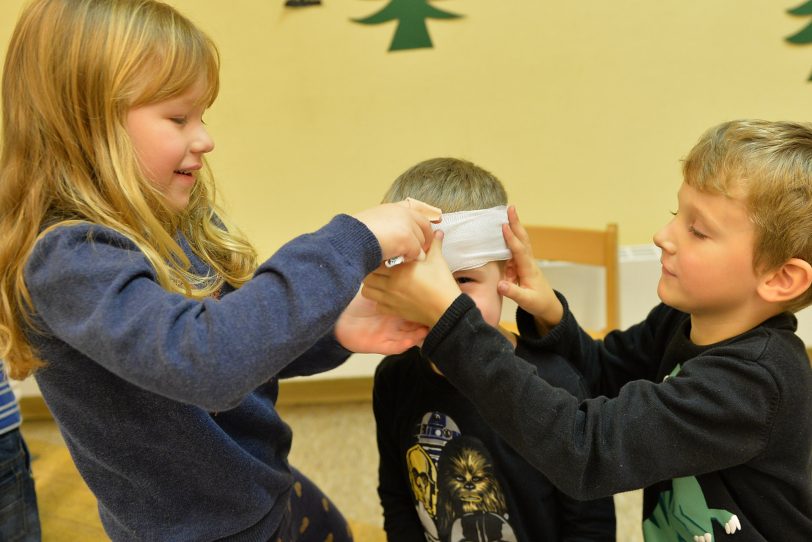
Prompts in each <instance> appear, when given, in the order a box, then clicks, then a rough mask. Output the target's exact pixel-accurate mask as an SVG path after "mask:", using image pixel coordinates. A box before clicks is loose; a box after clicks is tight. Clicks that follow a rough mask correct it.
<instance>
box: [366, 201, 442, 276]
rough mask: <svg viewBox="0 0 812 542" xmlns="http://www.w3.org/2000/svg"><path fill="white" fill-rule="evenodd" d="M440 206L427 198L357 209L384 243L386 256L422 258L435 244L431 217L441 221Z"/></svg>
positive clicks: (383, 248) (409, 258)
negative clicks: (428, 201) (432, 241)
mask: <svg viewBox="0 0 812 542" xmlns="http://www.w3.org/2000/svg"><path fill="white" fill-rule="evenodd" d="M439 215H440V210H439V209H437V208H436V207H432V206H431V205H427V204H425V203H423V202H420V201H417V200H412V199H406V200H404V201H401V202H399V203H384V204H382V205H378V206H377V207H373V208H371V209H367V210H365V211H361V212H359V213H356V214H355V215H354V216H355V218H357V219H358V220H360V221H361V222H363V223H364V225H366V227H367V228H369V230H370V231H371V232H372V234H373V235H374V236H375V237H376V238H377V239H378V243H380V245H381V252H382V253H383V259H384V261H385V260H389V259H391V258H395V257H398V256H403V257H404V261H407V262H409V261H413V260H422V259H423V258H424V257H425V251H426V250H427V249H428V247H429V245H430V244H431V237H432V231H431V223H430V222H431V221H435V222H437V221H439V220H440V218H439Z"/></svg>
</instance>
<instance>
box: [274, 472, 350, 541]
mask: <svg viewBox="0 0 812 542" xmlns="http://www.w3.org/2000/svg"><path fill="white" fill-rule="evenodd" d="M291 470H292V471H293V481H294V484H293V492H292V493H291V495H290V503H289V508H288V514H287V515H286V517H285V519H284V520H283V522H282V526H281V527H280V528H279V530H278V531H277V533H276V534H275V535H274V537H273V538H272V539H271V542H323V541H325V540H329V541H331V542H352V533H351V532H350V526H349V524H347V521H346V520H345V519H344V516H342V515H341V512H339V511H338V509H337V508H336V507H335V506H334V505H333V503H332V501H330V499H328V498H327V496H326V495H325V494H324V493H322V492H321V490H320V489H319V488H318V486H316V484H314V483H313V482H311V481H310V480H309V479H308V478H307V477H306V476H305V475H304V474H302V473H301V472H299V471H298V470H296V469H294V468H293V467H291Z"/></svg>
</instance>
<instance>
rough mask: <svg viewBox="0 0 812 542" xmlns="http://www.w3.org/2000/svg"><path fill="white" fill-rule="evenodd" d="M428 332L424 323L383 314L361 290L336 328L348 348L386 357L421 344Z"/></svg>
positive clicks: (339, 319) (342, 344)
mask: <svg viewBox="0 0 812 542" xmlns="http://www.w3.org/2000/svg"><path fill="white" fill-rule="evenodd" d="M428 332H429V330H428V329H427V328H426V327H425V326H422V325H420V324H416V323H414V322H407V321H406V320H404V319H403V318H401V317H400V316H394V315H391V314H390V315H386V314H381V313H380V312H378V310H377V307H376V306H375V303H374V302H372V301H370V300H369V299H366V298H365V297H363V296H362V295H361V291H360V290H359V291H358V294H357V295H356V296H355V298H354V299H353V300H352V302H350V304H349V306H347V308H346V309H344V312H342V313H341V316H339V317H338V321H337V322H336V327H335V335H336V340H338V342H339V344H341V346H343V347H344V348H346V349H347V350H350V351H352V352H364V353H374V354H384V355H387V356H388V355H391V354H400V353H401V352H403V351H404V350H407V349H409V348H411V347H412V346H415V345H419V344H421V343H422V341H423V339H424V338H425V337H426V335H427V334H428Z"/></svg>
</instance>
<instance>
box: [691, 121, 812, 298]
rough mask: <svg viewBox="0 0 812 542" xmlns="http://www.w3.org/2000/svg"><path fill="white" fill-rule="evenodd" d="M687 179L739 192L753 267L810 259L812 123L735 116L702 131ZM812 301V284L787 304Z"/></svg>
mask: <svg viewBox="0 0 812 542" xmlns="http://www.w3.org/2000/svg"><path fill="white" fill-rule="evenodd" d="M683 177H684V180H685V183H686V184H688V185H689V186H692V187H694V188H696V189H698V190H702V191H705V192H710V193H714V194H722V195H725V196H729V197H733V196H735V197H743V199H744V201H745V202H746V205H747V209H748V212H749V215H750V219H751V220H752V221H753V224H754V226H755V246H754V247H753V269H754V270H756V271H757V272H761V271H768V270H772V269H777V268H778V267H779V266H781V265H782V264H784V263H785V262H787V261H788V260H789V259H790V258H800V259H802V260H805V261H807V262H809V263H812V124H807V123H798V122H770V121H764V120H735V121H730V122H725V123H723V124H720V125H718V126H714V127H713V128H711V129H709V130H708V131H706V132H705V133H704V134H703V135H702V137H701V138H700V140H699V142H697V144H696V145H695V146H694V147H693V149H691V151H690V152H689V153H688V156H687V157H686V158H685V162H684V164H683ZM810 303H812V289H809V290H807V291H806V292H804V293H803V294H802V295H801V296H799V297H797V298H796V299H794V300H792V301H791V302H790V303H788V304H787V305H786V309H787V310H790V311H792V312H795V311H798V310H800V309H802V308H804V307H806V306H807V305H809V304H810Z"/></svg>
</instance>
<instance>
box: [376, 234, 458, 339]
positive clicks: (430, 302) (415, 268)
mask: <svg viewBox="0 0 812 542" xmlns="http://www.w3.org/2000/svg"><path fill="white" fill-rule="evenodd" d="M361 293H362V294H363V295H364V297H366V298H368V299H370V300H372V301H374V302H375V303H377V305H378V310H379V311H380V312H381V313H384V314H397V315H400V316H401V317H403V318H405V319H406V320H409V321H412V322H418V323H420V324H423V325H425V326H428V327H432V326H434V324H436V323H437V321H438V320H439V319H440V317H441V316H442V315H443V313H445V311H446V310H447V309H448V307H449V306H451V304H452V303H453V302H454V300H455V299H457V297H458V296H459V295H460V293H461V292H460V288H459V286H457V281H456V280H454V277H453V276H452V275H451V272H450V271H449V270H448V264H447V263H446V261H445V259H444V258H443V247H442V232H436V233H435V235H434V238H433V241H432V243H431V247H430V249H429V251H428V252H427V254H426V258H425V259H424V260H423V261H417V262H410V263H404V264H401V265H398V266H396V267H391V268H386V267H384V266H381V267H379V268H378V269H377V270H375V271H373V272H372V273H371V274H370V275H368V276H367V278H366V279H365V280H364V286H363V288H362V289H361Z"/></svg>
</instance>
